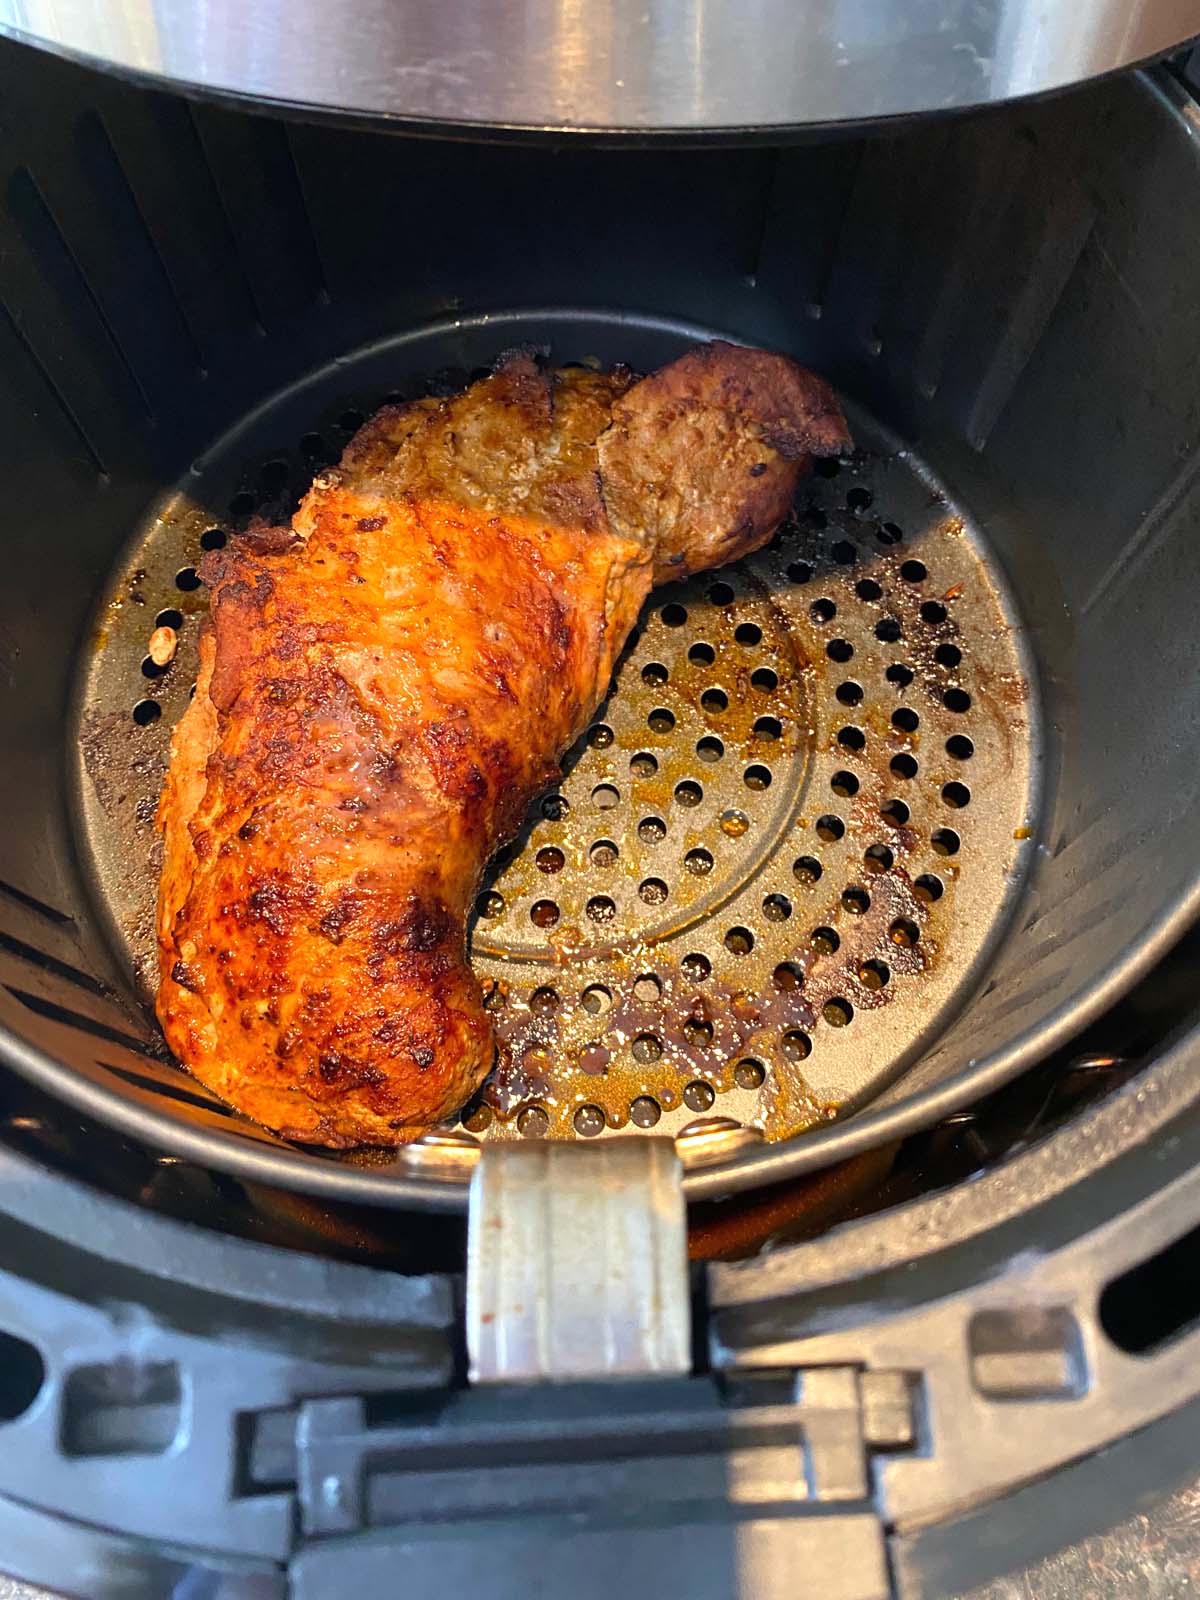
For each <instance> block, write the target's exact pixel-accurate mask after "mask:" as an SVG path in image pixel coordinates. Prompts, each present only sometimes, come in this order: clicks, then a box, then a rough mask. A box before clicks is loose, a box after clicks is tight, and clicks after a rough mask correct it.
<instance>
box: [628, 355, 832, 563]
mask: <svg viewBox="0 0 1200 1600" xmlns="http://www.w3.org/2000/svg"><path fill="white" fill-rule="evenodd" d="M850 445H851V439H850V434H849V431H848V430H847V428H846V422H845V419H844V417H843V416H842V412H841V408H840V407H839V405H838V402H837V398H836V396H835V395H834V393H833V391H832V390H831V389H830V387H829V385H828V384H826V383H825V382H824V381H823V380H822V379H820V378H818V377H817V376H816V375H815V374H814V373H811V372H808V371H806V370H805V369H804V368H803V367H801V366H799V365H797V363H796V362H794V361H792V360H791V359H790V358H789V357H787V356H781V355H773V354H771V353H770V352H768V351H765V350H748V349H746V348H745V347H744V346H741V345H733V344H726V343H724V342H723V341H721V340H717V341H715V342H714V343H712V344H708V345H702V346H701V347H699V348H698V349H696V350H692V351H689V352H688V354H687V355H685V356H682V357H680V359H679V360H678V361H672V362H671V364H670V365H669V366H666V367H664V368H663V369H662V371H661V372H656V373H654V374H653V376H651V377H649V378H643V379H642V381H641V382H640V383H638V384H635V385H634V387H633V388H632V389H630V390H629V392H628V393H627V394H626V395H625V396H624V397H623V398H622V399H619V400H618V401H617V403H616V404H615V405H614V406H613V420H612V426H611V427H610V428H609V429H608V431H607V432H606V433H604V434H602V435H601V436H600V439H599V441H598V449H599V454H600V469H601V478H602V482H603V486H604V498H605V504H606V506H607V508H608V514H609V518H610V520H611V522H612V524H613V527H614V528H616V529H617V531H618V532H622V533H625V534H627V535H629V536H630V537H637V536H640V537H641V538H643V539H647V538H648V539H650V540H652V541H653V544H654V577H655V581H656V582H663V581H666V580H667V579H671V578H684V577H687V576H689V575H690V574H691V573H693V572H701V571H703V570H704V569H705V568H706V567H714V566H719V565H721V564H722V563H724V562H727V561H735V560H737V558H738V557H739V556H744V555H747V554H749V553H750V552H751V551H752V550H756V549H758V547H759V546H760V545H762V544H765V543H766V541H767V540H768V539H769V538H770V537H771V534H772V533H773V532H774V530H775V528H776V527H777V526H778V524H779V523H780V521H781V520H782V519H783V518H784V517H785V516H786V515H787V512H788V508H789V507H790V505H791V503H792V498H793V496H794V495H795V492H796V486H797V484H798V483H799V481H800V478H801V476H802V475H803V473H804V472H805V471H807V469H808V467H809V466H810V465H811V461H812V458H813V457H814V456H826V455H837V454H838V453H839V452H840V451H843V450H848V449H849V448H850Z"/></svg>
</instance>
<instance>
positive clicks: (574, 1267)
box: [467, 1138, 691, 1383]
mask: <svg viewBox="0 0 1200 1600" xmlns="http://www.w3.org/2000/svg"><path fill="white" fill-rule="evenodd" d="M682 1176H683V1169H682V1167H681V1165H680V1161H679V1157H678V1156H677V1155H676V1153H675V1148H674V1145H673V1144H672V1143H671V1141H669V1140H666V1139H642V1138H639V1139H608V1140H604V1141H603V1142H601V1143H598V1144H596V1145H593V1146H587V1145H578V1144H552V1143H547V1144H490V1145H487V1146H485V1147H484V1150H483V1154H482V1159H481V1160H480V1162H479V1164H478V1166H477V1167H476V1169H475V1173H474V1176H473V1178H472V1181H471V1202H470V1221H469V1230H468V1245H467V1348H468V1351H469V1354H470V1372H471V1379H472V1381H473V1382H475V1383H512V1382H533V1381H539V1380H541V1381H546V1380H549V1381H560V1382H577V1381H579V1380H581V1379H596V1378H622V1377H646V1376H649V1375H655V1374H658V1375H673V1374H678V1373H685V1372H687V1371H689V1370H690V1367H691V1309H690V1303H689V1293H688V1269H687V1215H686V1208H685V1205H684V1199H683V1188H682Z"/></svg>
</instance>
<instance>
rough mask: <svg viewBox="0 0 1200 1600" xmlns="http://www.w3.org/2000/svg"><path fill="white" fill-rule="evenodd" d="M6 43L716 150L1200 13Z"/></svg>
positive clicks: (189, 84)
mask: <svg viewBox="0 0 1200 1600" xmlns="http://www.w3.org/2000/svg"><path fill="white" fill-rule="evenodd" d="M0 32H3V33H7V34H9V35H11V36H13V37H15V38H20V39H24V40H27V41H29V42H30V43H34V44H40V45H43V46H45V47H47V48H49V49H51V50H55V51H58V52H62V53H65V54H68V55H71V56H75V57H79V58H84V59H87V60H91V61H94V62H96V63H97V64H100V65H104V66H108V67H112V68H115V69H117V70H118V71H122V72H130V73H135V74H138V75H139V76H144V77H148V78H152V79H160V80H165V81H166V82H168V83H171V84H175V85H178V86H180V87H184V88H191V89H197V90H205V91H212V92H216V93H222V94H233V95H238V96H247V97H252V98H254V99H257V100H263V101H268V102H275V103H277V104H280V105H292V106H302V107H308V108H311V109H314V110H320V111H332V112H343V113H350V114H353V115H363V116H371V117H376V116H380V117H389V118H403V119H408V120H411V121H414V122H417V123H421V124H426V125H435V126H440V127H445V126H461V127H463V128H469V127H471V126H478V127H526V128H539V129H563V130H592V131H598V132H603V131H609V132H612V131H632V132H636V131H662V130H679V131H684V132H692V133H698V132H708V131H715V130H720V129H738V128H751V127H758V128H784V127H789V126H802V125H809V126H811V125H820V124H828V123H838V122H859V121H863V120H866V119H873V118H881V117H897V116H906V115H911V114H914V113H919V112H928V111H950V110H956V109H962V108H965V107H970V106H980V105H986V104H989V103H994V102H998V101H1003V100H1010V99H1014V98H1017V97H1020V96H1023V95H1030V94H1040V93H1044V92H1047V91H1050V90H1054V89H1060V88H1064V87H1066V86H1068V85H1070V84H1073V83H1078V82H1081V81H1083V80H1085V79H1088V78H1092V77H1096V76H1098V75H1100V74H1102V73H1105V72H1111V71H1114V70H1116V69H1118V68H1121V67H1125V66H1128V65H1130V64H1132V63H1134V62H1137V61H1143V60H1146V59H1148V58H1150V57H1152V56H1155V55H1158V54H1161V53H1162V52H1164V51H1167V50H1169V49H1171V48H1173V47H1174V46H1176V45H1178V44H1180V43H1182V42H1183V41H1185V40H1187V39H1190V38H1192V37H1193V36H1195V35H1196V34H1200V0H1133V3H1129V0H506V3H505V4H503V5H498V4H495V3H494V0H493V3H489V0H359V3H357V4H355V5H354V6H350V5H349V4H347V3H346V0H256V3H255V4H254V5H252V6H230V5H228V4H225V3H224V0H0Z"/></svg>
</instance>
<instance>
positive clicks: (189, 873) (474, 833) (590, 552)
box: [158, 345, 849, 1146]
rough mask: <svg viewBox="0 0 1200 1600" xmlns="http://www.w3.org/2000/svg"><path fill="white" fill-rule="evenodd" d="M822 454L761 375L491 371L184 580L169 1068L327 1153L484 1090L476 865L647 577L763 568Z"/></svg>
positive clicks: (770, 372) (173, 768) (822, 428)
mask: <svg viewBox="0 0 1200 1600" xmlns="http://www.w3.org/2000/svg"><path fill="white" fill-rule="evenodd" d="M606 430H607V431H606ZM848 442H849V441H848V437H847V435H846V431H845V424H844V423H843V422H842V420H841V416H840V413H839V412H838V410H837V406H836V402H835V401H834V400H833V398H832V396H831V395H830V393H829V391H828V390H827V389H826V388H825V386H824V385H823V384H821V383H820V382H819V380H817V379H815V378H813V377H812V376H811V375H810V374H808V373H805V372H803V371H802V369H800V368H798V367H796V366H795V365H794V363H792V362H789V361H787V360H786V359H785V358H783V357H780V356H770V355H765V354H762V353H760V352H753V351H746V350H742V349H740V348H739V347H736V346H731V345H714V346H711V347H706V348H705V349H702V350H698V351H694V352H692V353H691V354H690V355H688V356H685V357H684V358H683V359H682V360H681V361H678V362H675V363H673V364H672V365H671V366H669V367H667V368H665V369H663V371H662V372H660V373H658V374H657V375H655V376H654V377H652V378H648V379H644V380H643V381H642V382H641V383H638V384H633V385H632V386H631V380H630V377H629V375H628V374H627V373H623V372H619V371H618V372H616V373H611V374H597V373H590V372H585V371H582V370H577V369H573V370H569V371H563V372H557V373H553V374H546V373H543V372H541V371H539V370H538V368H537V366H536V363H535V362H534V361H533V360H532V358H531V357H529V356H528V355H525V354H520V353H518V354H516V355H514V356H512V357H509V358H507V359H506V360H505V361H504V363H503V364H502V365H501V367H500V368H499V369H498V370H497V372H496V373H495V374H493V375H492V376H491V377H489V378H487V379H485V380H483V381H482V382H480V383H477V384H474V385H472V387H471V388H470V389H468V390H467V391H466V392H465V393H463V394H461V395H459V396H457V397H455V398H454V399H451V400H447V401H420V402H417V403H416V404H415V405H412V406H403V407H389V408H385V410H383V411H381V412H380V413H379V414H378V415H377V416H375V417H373V418H372V419H371V420H370V421H369V422H368V423H367V424H366V425H365V426H364V427H363V428H362V429H361V430H360V432H359V433H358V435H357V436H356V437H355V439H354V440H353V441H352V442H351V444H350V446H349V447H348V449H347V451H346V453H345V456H344V457H343V460H342V463H341V464H340V466H339V468H338V469H336V470H335V471H334V472H331V473H329V474H326V475H325V477H324V478H322V479H321V480H319V481H318V483H317V484H316V485H315V486H314V487H313V489H312V490H311V491H310V492H309V494H308V495H307V496H306V498H305V500H304V503H303V504H302V506H301V508H300V510H299V512H298V513H297V515H296V517H295V519H294V522H293V527H292V529H290V530H278V529H275V530H272V529H259V530H256V533H255V536H254V537H252V538H250V539H247V540H243V541H239V547H238V548H237V549H235V550H231V551H224V552H220V553H218V554H214V556H212V557H210V558H208V560H207V561H206V563H205V565H204V568H203V574H204V577H205V579H206V582H207V583H208V584H209V586H210V588H211V590H212V608H211V619H210V623H209V625H208V627H207V628H206V632H205V634H204V637H203V639H202V642H201V669H200V676H199V679H198V682H197V688H196V694H195V697H194V699H193V702H192V705H191V707H190V708H189V710H188V712H187V713H186V715H185V716H184V718H183V719H182V721H181V722H180V724H179V726H178V728H177V729H176V732H175V736H174V740H173V743H172V755H171V764H170V770H169V772H168V776H167V782H166V786H165V788H164V791H163V796H162V801H161V804H160V813H159V814H160V822H161V825H162V827H163V830H164V833H165V845H166V857H165V866H164V870H163V876H162V882H161V889H160V897H159V930H158V931H159V942H160V952H161V985H160V989H159V997H158V1013H159V1017H160V1020H161V1022H162V1025H163V1029H164V1032H165V1033H166V1036H167V1040H168V1042H169V1043H170V1045H171V1047H172V1049H173V1050H174V1051H175V1053H176V1054H177V1056H178V1057H179V1059H180V1060H181V1061H183V1062H184V1063H185V1064H186V1065H187V1066H188V1067H190V1068H191V1070H192V1071H193V1072H195V1073H196V1075H197V1076H198V1077H199V1078H201V1079H202V1081H203V1082H205V1083H206V1084H208V1085H209V1086H210V1087H211V1088H212V1089H213V1090H215V1091H216V1092H217V1093H218V1094H220V1095H221V1096H223V1097H224V1098H225V1099H227V1100H228V1101H230V1102H231V1103H232V1104H233V1105H235V1106H236V1107H237V1108H238V1109H240V1110H242V1111H244V1112H246V1113H247V1114H248V1115H249V1116H251V1117H254V1118H255V1119H257V1120H258V1121H261V1122H263V1123H266V1124H267V1125H268V1126H270V1127H272V1128H274V1129H277V1130H278V1131H280V1132H282V1133H284V1134H286V1135H288V1136H291V1137H295V1138H298V1139H303V1140H309V1141H315V1142H320V1143H324V1144H329V1145H335V1146H345V1145H351V1144H358V1143H375V1144H396V1143H400V1142H403V1141H405V1140H407V1139H412V1138H415V1137H417V1136H418V1135H419V1134H420V1133H422V1132H423V1131H425V1130H426V1129H427V1128H429V1127H430V1126H431V1125H433V1124H435V1123H437V1122H438V1121H440V1120H442V1119H443V1118H444V1117H445V1116H447V1115H448V1114H449V1113H450V1112H451V1111H453V1110H454V1109H455V1108H456V1107H457V1106H458V1105H460V1104H462V1102H463V1101H464V1100H465V1099H467V1098H468V1096H469V1095H470V1093H471V1092H472V1090H473V1089H474V1088H475V1087H476V1085H477V1084H478V1083H479V1082H480V1081H481V1079H482V1078H483V1076H484V1075H485V1074H486V1072H487V1071H488V1069H489V1067H490V1065H491V1061H492V1049H493V1045H492V1036H491V1030H490V1027H489V1024H488V1021H487V1017H486V1014H485V1012H484V1010H483V1008H482V1004H481V996H480V993H479V988H478V985H477V983H476V981H475V979H474V977H473V975H472V973H471V970H470V967H469V964H468V962H467V959H466V948H465V926H466V919H467V915H468V911H469V908H470V906H471V904H472V901H473V898H474V895H475V892H476V889H477V886H478V882H479V877H480V874H481V872H482V869H483V867H484V865H485V864H486V862H487V860H488V858H489V857H490V856H491V855H492V853H493V852H494V851H495V849H496V848H497V846H498V845H499V844H500V843H501V842H502V840H503V839H504V838H506V837H507V836H509V835H510V834H511V833H512V832H513V831H514V830H515V829H516V828H517V826H518V825H519V823H520V821H521V818H522V817H523V815H524V813H525V810H526V808H527V806H528V803H529V800H530V799H531V797H532V795H533V794H534V793H536V791H537V790H538V789H539V788H540V787H542V786H544V785H545V784H546V783H547V782H548V781H550V780H551V779H552V778H553V777H554V776H556V773H557V767H556V757H557V755H558V753H559V752H560V751H561V750H562V749H564V748H565V747H566V746H568V745H569V744H570V743H571V742H572V740H573V739H574V738H575V737H576V736H577V735H578V733H579V731H580V730H581V729H582V728H583V726H584V725H585V724H586V722H587V720H588V718H589V717H590V715H591V713H592V711H593V710H594V708H595V706H596V705H597V704H598V702H599V700H600V698H601V696H602V694H603V692H604V689H605V686H606V685H607V683H608V681H609V678H610V675H611V672H612V668H613V663H614V661H615V659H616V656H617V654H618V653H619V651H620V649H621V647H622V645H623V644H624V642H625V640H626V638H627V637H628V635H629V632H630V630H631V628H632V627H633V624H634V621H635V619H636V617H637V613H638V611H639V609H640V607H641V604H642V601H643V600H644V599H645V596H646V594H647V593H648V591H649V589H650V586H651V583H652V581H653V578H654V577H655V576H657V575H660V574H661V573H662V572H663V571H670V572H676V571H691V570H694V569H696V568H699V567H703V566H707V565H710V564H712V563H714V562H716V561H722V560H728V559H731V558H732V557H734V556H736V555H739V554H741V553H743V552H744V551H746V550H748V549H751V548H754V547H755V546H756V545H758V544H761V543H762V542H763V541H764V540H765V539H767V538H769V537H770V535H771V533H772V531H773V529H774V527H775V525H776V523H777V522H778V520H779V518H780V517H781V516H782V515H783V513H784V512H785V511H786V509H787V506H788V504H789V503H790V501H791V497H792V494H793V493H794V490H795V486H796V481H797V479H798V477H799V474H800V472H801V471H802V470H803V467H804V466H805V465H806V464H807V460H808V457H809V455H810V454H812V453H817V452H825V451H834V450H839V449H842V448H845V446H846V445H847V444H848ZM639 506H640V507H641V510H640V511H639Z"/></svg>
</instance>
